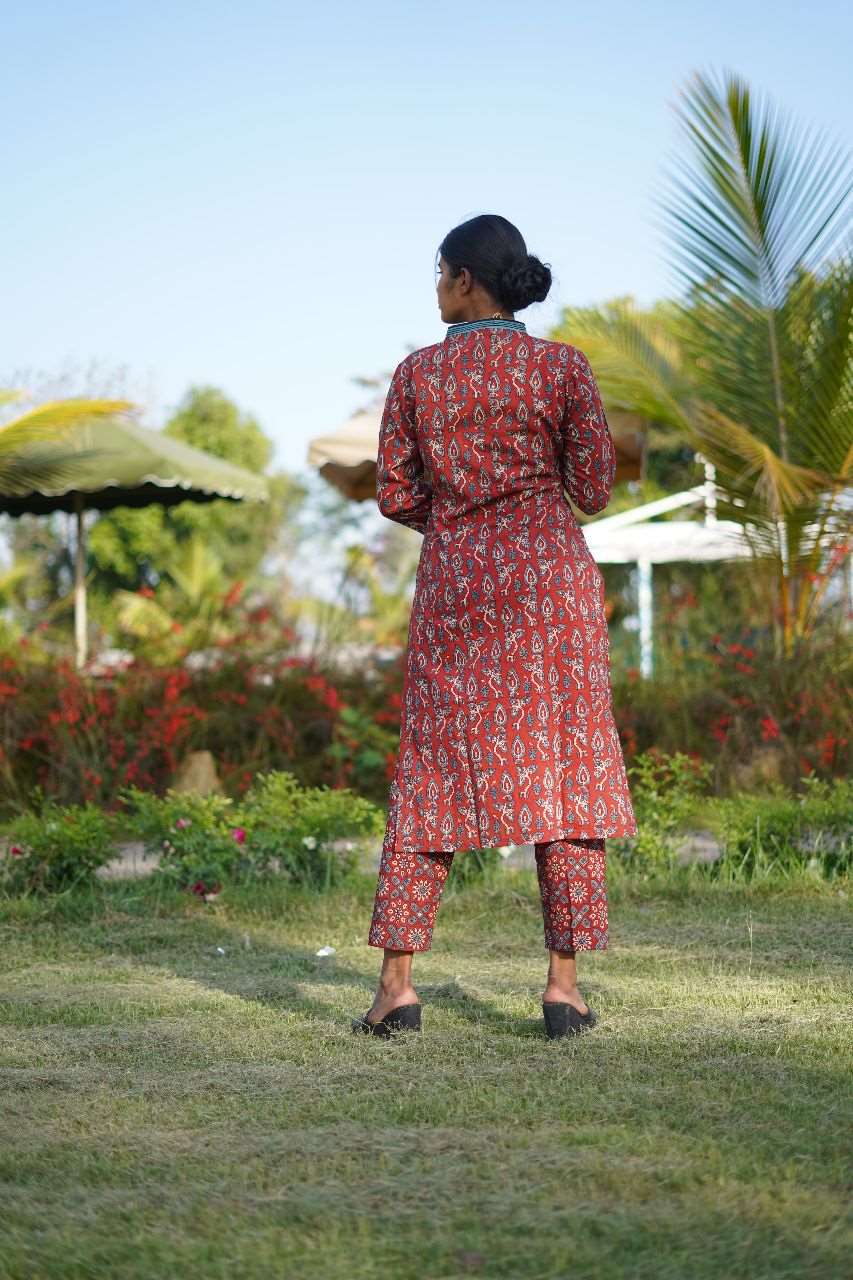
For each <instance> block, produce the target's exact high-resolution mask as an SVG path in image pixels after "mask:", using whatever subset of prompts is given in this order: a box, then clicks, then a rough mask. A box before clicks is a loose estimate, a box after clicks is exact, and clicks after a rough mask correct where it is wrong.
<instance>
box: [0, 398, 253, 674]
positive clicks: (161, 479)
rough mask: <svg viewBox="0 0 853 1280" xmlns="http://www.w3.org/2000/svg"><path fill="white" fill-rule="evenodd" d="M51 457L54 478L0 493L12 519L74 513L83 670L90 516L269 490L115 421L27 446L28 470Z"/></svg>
mask: <svg viewBox="0 0 853 1280" xmlns="http://www.w3.org/2000/svg"><path fill="white" fill-rule="evenodd" d="M48 457H49V459H50V462H51V464H54V463H55V467H54V468H53V470H54V473H55V480H51V481H48V482H47V483H41V484H39V485H38V487H32V485H30V484H20V485H16V484H15V481H14V477H13V478H12V480H11V481H10V482H7V483H5V484H4V486H3V489H2V491H0V513H5V514H6V515H10V516H21V515H25V514H27V515H49V514H50V513H51V512H52V511H67V512H73V513H74V515H75V516H76V523H77V537H76V551H75V563H74V634H75V641H76V650H77V666H78V667H82V666H83V664H84V663H85V661H86V582H85V557H86V548H85V526H84V523H83V513H84V511H91V510H94V511H109V510H111V509H112V508H113V507H146V506H149V505H150V504H151V503H159V504H160V505H161V506H164V507H171V506H175V505H176V504H177V503H179V502H212V501H214V500H215V499H216V498H229V499H231V500H232V501H237V502H239V501H243V500H245V499H249V500H252V501H255V502H265V501H267V500H268V499H269V489H268V487H267V482H266V480H265V479H264V477H263V476H260V475H256V474H254V473H253V472H251V471H245V470H244V469H243V468H242V467H237V466H234V465H233V464H232V463H230V462H224V461H223V460H222V459H221V458H216V457H214V456H213V455H212V454H210V453H205V452H204V451H203V450H201V449H194V448H193V447H192V446H191V445H188V444H185V443H184V442H183V441H182V440H177V439H175V438H174V436H167V435H164V434H163V433H162V432H161V431H151V430H149V429H148V428H146V427H140V426H137V425H136V424H135V423H132V422H129V421H123V420H120V419H116V418H108V419H101V420H91V421H82V422H79V423H77V424H75V425H74V426H72V427H70V428H66V429H65V430H64V431H63V434H62V437H61V439H54V440H45V441H44V442H42V441H39V442H35V443H32V444H29V445H26V446H24V447H22V449H21V451H20V453H19V454H18V455H17V460H18V461H19V462H20V463H21V464H22V466H24V465H26V464H28V463H30V464H31V463H33V462H35V461H38V460H39V459H40V458H48Z"/></svg>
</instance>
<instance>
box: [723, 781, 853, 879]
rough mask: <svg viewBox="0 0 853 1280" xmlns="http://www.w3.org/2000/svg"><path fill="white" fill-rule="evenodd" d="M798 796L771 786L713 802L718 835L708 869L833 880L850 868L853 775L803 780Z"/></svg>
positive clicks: (735, 875) (744, 875)
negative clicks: (717, 850) (719, 849)
mask: <svg viewBox="0 0 853 1280" xmlns="http://www.w3.org/2000/svg"><path fill="white" fill-rule="evenodd" d="M802 782H803V786H804V788H805V790H804V792H803V794H802V795H795V794H792V793H791V792H790V791H788V790H787V789H786V788H784V787H782V786H780V785H779V784H775V785H773V786H771V787H770V788H768V791H767V792H765V793H763V794H756V795H751V794H747V793H744V794H741V795H737V796H732V797H730V798H726V799H723V800H718V801H717V802H716V804H715V806H714V807H715V811H716V813H717V814H718V815H719V823H720V831H721V835H722V839H723V853H722V857H721V858H720V860H719V861H718V862H716V863H712V864H711V865H710V867H709V873H710V874H711V875H712V876H714V877H719V878H721V879H725V880H744V879H745V880H752V879H759V878H761V879H768V878H773V877H774V876H783V877H784V876H788V875H795V874H802V873H803V872H807V873H809V874H812V875H816V876H824V877H826V878H828V879H834V878H835V877H837V876H841V875H845V874H848V873H849V872H850V870H851V866H853V822H851V814H853V779H850V778H836V779H833V780H832V781H825V780H823V779H820V778H804V779H803V780H802Z"/></svg>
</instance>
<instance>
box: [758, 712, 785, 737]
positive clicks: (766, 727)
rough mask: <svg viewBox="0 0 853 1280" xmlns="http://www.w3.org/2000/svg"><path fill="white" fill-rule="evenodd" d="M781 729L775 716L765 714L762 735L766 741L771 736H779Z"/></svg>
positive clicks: (762, 722)
mask: <svg viewBox="0 0 853 1280" xmlns="http://www.w3.org/2000/svg"><path fill="white" fill-rule="evenodd" d="M780 732H781V730H780V728H779V724H778V722H777V721H776V720H774V718H773V716H764V717H763V718H762V721H761V737H762V739H763V740H764V741H765V742H768V741H769V740H770V738H778V737H779V734H780Z"/></svg>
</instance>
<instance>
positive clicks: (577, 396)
mask: <svg viewBox="0 0 853 1280" xmlns="http://www.w3.org/2000/svg"><path fill="white" fill-rule="evenodd" d="M615 469H616V454H615V448H614V444H613V440H612V437H611V434H610V430H609V427H608V424H607V419H606V417H605V413H604V408H603V406H602V403H601V397H600V395H599V391H598V387H597V384H596V382H595V378H594V376H593V373H592V370H591V368H590V365H589V362H588V360H587V358H586V356H585V355H584V353H583V352H582V351H580V350H579V349H578V348H577V347H573V346H570V345H569V344H567V343H562V342H555V341H551V340H549V339H543V338H535V337H532V336H531V335H529V334H528V333H527V330H526V327H525V325H524V324H523V322H522V321H518V320H504V319H483V320H478V321H470V322H466V323H464V324H458V325H451V326H450V327H449V328H448V330H447V335H446V337H445V339H444V341H443V342H439V343H434V344H432V345H431V346H428V347H423V348H421V349H420V350H418V351H414V352H412V353H411V354H410V355H408V356H406V358H405V359H404V360H402V361H401V362H400V364H399V365H398V366H397V368H396V369H395V371H394V374H393V377H392V380H391V385H390V387H389V390H388V395H387V397H386V401H385V407H384V411H383V415H382V421H381V428H380V437H379V454H378V459H377V472H376V494H377V502H378V504H379V508H380V510H381V511H382V513H383V514H384V515H385V516H387V517H388V518H389V519H391V520H395V521H397V522H399V523H401V524H405V525H407V526H408V527H410V528H412V529H416V530H417V531H418V532H420V533H422V534H423V539H424V540H423V545H422V548H421V554H420V559H419V562H418V569H417V574H416V579H415V593H414V599H413V601H412V612H411V619H410V624H409V634H408V644H407V650H406V666H405V677H404V685H403V696H402V708H401V724H400V748H399V752H398V757H397V762H396V767H395V773H394V776H393V778H392V780H391V784H390V789H389V807H388V820H387V825H386V830H385V837H384V840H383V846H382V852H383V858H384V857H385V855H387V854H401V853H409V854H415V855H418V856H420V857H427V856H433V855H435V854H437V853H450V854H452V853H454V852H457V851H460V850H465V849H474V848H488V847H493V846H496V845H506V844H510V843H514V844H535V845H546V844H551V843H552V842H554V841H575V842H577V841H587V842H589V841H594V842H601V849H600V852H601V856H602V858H603V840H604V838H605V837H607V836H616V835H634V834H636V830H637V827H636V821H635V818H634V813H633V809H632V805H631V799H630V793H629V789H628V781H627V777H626V771H625V765H624V760H623V755H622V748H621V744H620V741H619V735H618V731H617V729H616V725H615V722H614V718H613V707H612V693H611V685H610V655H609V637H608V631H607V619H606V614H605V610H604V579H603V575H602V574H601V571H600V570H599V568H598V566H597V565H596V563H595V561H594V559H593V557H592V555H591V553H590V551H589V548H588V547H587V543H586V540H585V538H584V536H583V532H582V529H581V526H580V523H579V522H578V520H577V519H576V517H575V514H574V512H573V510H572V507H571V505H570V503H569V502H568V501H567V499H566V493H568V495H569V497H570V498H571V499H572V501H573V502H574V503H575V505H576V506H578V507H579V508H580V510H581V511H583V512H585V513H587V514H593V513H595V512H598V511H601V510H603V509H604V507H605V506H606V505H607V501H608V499H609V496H610V490H611V487H612V484H613V478H614V475H615ZM605 934H606V928H605Z"/></svg>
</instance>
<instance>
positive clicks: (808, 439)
mask: <svg viewBox="0 0 853 1280" xmlns="http://www.w3.org/2000/svg"><path fill="white" fill-rule="evenodd" d="M679 116H680V120H681V123H682V125H683V126H684V128H685V130H686V132H687V135H688V138H689V140H690V143H691V144H692V154H691V155H690V157H689V158H688V159H683V160H680V161H679V168H680V170H681V172H682V174H683V178H681V179H678V178H673V192H672V194H671V195H670V196H669V197H668V198H666V199H664V200H661V201H658V202H657V203H658V204H659V206H660V207H661V208H662V210H663V215H664V216H663V222H664V226H665V227H666V229H667V230H668V232H669V235H670V241H669V243H670V246H671V248H672V250H673V258H674V266H675V271H676V274H677V275H678V277H679V279H680V280H681V281H682V282H684V283H686V285H687V295H686V297H685V299H684V301H680V302H672V303H666V304H662V305H661V306H660V307H658V308H656V309H654V310H653V311H652V312H651V313H646V314H644V313H641V312H639V311H637V310H636V309H635V308H634V307H633V306H632V304H631V303H630V301H625V300H623V301H620V302H617V303H615V304H612V305H611V306H609V307H606V308H599V309H597V310H594V311H590V310H588V309H586V310H583V311H577V310H575V311H571V310H570V311H567V312H566V313H565V316H564V322H563V324H562V325H561V331H562V333H567V334H571V339H570V340H571V341H572V342H575V343H576V344H577V345H578V346H581V347H582V348H583V349H584V350H585V351H586V353H587V354H588V355H589V357H590V359H591V360H592V362H593V364H594V367H595V368H596V371H597V373H598V374H599V376H600V379H601V385H602V391H603V393H604V394H605V396H606V397H607V399H608V401H609V402H611V403H613V404H614V406H619V407H623V408H626V409H630V410H633V411H635V412H637V413H641V414H642V415H643V416H645V417H647V418H649V419H651V420H653V421H655V422H657V423H660V424H661V425H662V426H663V427H664V428H667V429H670V430H675V431H677V432H680V433H682V434H683V436H684V437H685V438H686V439H687V440H688V441H689V442H690V443H691V444H692V445H693V447H694V448H695V449H696V450H697V451H699V452H701V454H702V455H704V457H705V458H707V459H708V461H710V462H712V463H713V464H714V466H715V468H716V475H717V482H718V485H719V488H720V491H721V492H720V498H719V501H718V511H719V514H720V515H721V517H723V518H725V519H730V520H736V521H738V522H739V523H740V524H741V525H742V527H743V528H744V530H745V532H746V533H747V535H748V537H749V539H750V542H751V544H752V546H753V548H754V550H755V552H756V553H757V554H761V555H763V556H769V557H771V563H772V564H773V566H774V577H775V581H776V586H777V606H778V607H777V622H778V631H777V634H778V638H779V648H780V650H781V651H783V652H784V653H785V654H786V655H788V656H790V655H791V653H792V652H793V648H794V643H795V640H796V639H797V638H798V637H802V636H805V635H806V634H807V633H808V631H809V630H810V628H811V627H812V625H813V624H814V621H815V618H816V615H817V606H818V604H819V602H820V599H821V597H822V594H823V592H824V590H825V588H826V584H827V582H828V580H829V577H830V576H831V574H832V573H833V572H834V570H835V569H837V567H838V565H839V564H840V563H841V562H843V560H844V557H845V556H846V555H848V554H849V550H850V547H849V523H848V521H847V520H846V519H845V511H844V508H843V507H842V506H841V504H842V502H843V500H844V496H845V494H846V492H847V491H848V490H849V486H850V484H851V480H853V364H852V363H851V343H850V335H851V313H853V238H851V235H850V232H849V229H848V220H847V219H846V217H845V213H846V210H847V205H848V201H849V198H850V194H851V191H853V176H851V165H850V160H849V156H848V155H847V154H846V153H843V152H842V151H841V149H840V148H838V147H836V146H834V145H833V144H832V143H830V142H828V141H827V140H825V139H823V138H821V137H817V138H813V137H811V136H809V135H807V134H805V133H801V132H800V131H799V130H798V129H797V128H795V127H794V126H793V125H791V124H789V123H786V122H784V121H782V120H780V119H778V118H777V117H776V115H775V114H774V112H773V111H772V109H771V108H770V107H768V106H766V105H763V104H753V101H752V99H751V95H750V91H749V88H748V86H747V85H746V84H745V83H744V82H743V81H742V80H741V79H740V78H738V77H737V76H735V75H731V74H725V75H724V76H723V79H722V82H721V83H720V84H719V85H716V84H714V83H712V82H711V80H710V79H709V78H707V77H705V76H703V75H700V74H698V73H697V74H695V75H694V76H693V77H692V79H691V81H690V82H689V84H688V86H687V88H686V89H685V90H684V91H683V94H682V102H681V104H680V106H679ZM562 333H561V336H562Z"/></svg>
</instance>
